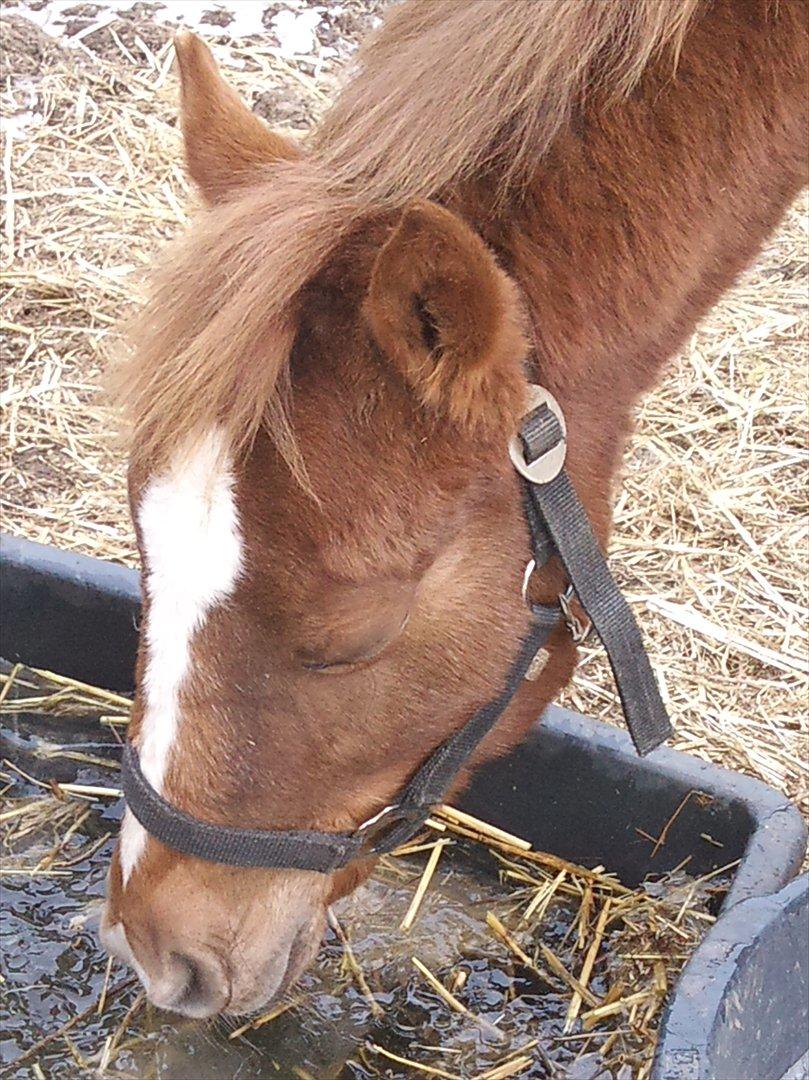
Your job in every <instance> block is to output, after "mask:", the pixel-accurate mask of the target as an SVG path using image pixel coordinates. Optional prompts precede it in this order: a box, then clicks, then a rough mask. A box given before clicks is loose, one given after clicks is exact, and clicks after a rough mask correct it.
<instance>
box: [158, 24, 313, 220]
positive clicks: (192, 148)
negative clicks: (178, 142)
mask: <svg viewBox="0 0 809 1080" xmlns="http://www.w3.org/2000/svg"><path fill="white" fill-rule="evenodd" d="M174 48H175V50H176V53H177V61H178V63H179V67H180V94H181V104H180V118H181V121H182V128H183V137H184V140H185V156H186V162H187V165H188V171H189V173H190V174H191V178H192V179H193V180H194V182H195V183H196V185H197V186H198V188H199V189H200V192H201V193H202V196H203V198H204V199H205V201H206V202H208V203H216V202H220V201H221V200H222V199H224V198H226V197H227V196H228V195H229V194H230V193H231V192H232V191H233V189H234V188H238V187H239V186H241V185H243V184H245V183H247V182H249V181H250V180H252V179H255V177H256V174H257V173H259V171H260V170H261V167H262V166H264V165H267V164H268V163H272V162H273V161H279V160H292V159H295V158H298V157H300V156H301V154H300V150H299V149H298V147H297V146H296V145H295V143H294V142H292V141H291V140H290V139H285V138H284V137H283V136H282V135H276V134H275V133H274V132H272V131H270V129H269V128H268V127H267V125H266V124H265V123H264V122H263V121H262V120H260V119H259V118H258V117H257V116H256V115H255V114H254V113H252V112H250V110H249V109H248V108H247V106H246V105H245V104H244V103H243V102H242V100H241V99H240V98H239V95H238V94H237V93H236V91H235V90H234V89H233V88H232V87H231V86H228V84H227V83H226V82H225V80H224V79H223V78H222V76H221V75H220V74H219V68H218V67H217V65H216V61H215V60H214V58H213V56H212V54H211V50H210V49H209V48H208V46H207V45H206V44H205V43H204V42H203V41H201V40H200V39H199V38H198V37H197V36H196V35H195V34H191V33H188V32H187V31H184V32H182V33H180V34H178V35H177V37H176V38H175V39H174Z"/></svg>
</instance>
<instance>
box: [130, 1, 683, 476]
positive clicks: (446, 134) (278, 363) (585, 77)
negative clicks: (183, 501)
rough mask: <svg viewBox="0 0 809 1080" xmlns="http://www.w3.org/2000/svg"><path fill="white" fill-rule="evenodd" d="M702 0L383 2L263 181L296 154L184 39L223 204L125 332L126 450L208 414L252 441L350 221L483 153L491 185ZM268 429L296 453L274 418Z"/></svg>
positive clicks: (186, 79) (193, 124)
mask: <svg viewBox="0 0 809 1080" xmlns="http://www.w3.org/2000/svg"><path fill="white" fill-rule="evenodd" d="M697 6H698V0H677V2H676V3H673V4H668V3H667V4H660V3H659V2H658V0H634V2H632V3H629V2H628V0H610V2H609V3H603V2H602V0H545V2H544V3H542V4H536V3H534V0H471V2H466V0H450V2H449V3H440V4H437V3H434V2H432V0H424V2H422V3H416V4H409V5H404V6H403V8H402V9H401V10H400V11H397V10H395V9H394V11H393V12H392V13H391V14H390V16H389V19H388V21H387V22H386V26H385V30H384V31H383V32H382V33H380V34H379V35H378V37H377V38H376V39H375V40H374V41H373V42H372V43H371V44H370V45H369V47H368V49H367V50H366V51H365V52H364V53H363V57H364V59H363V60H362V67H361V69H360V73H359V74H358V76H357V77H356V78H355V79H354V80H353V81H352V82H351V83H349V84H348V86H347V87H346V90H345V92H344V94H343V96H342V97H341V98H340V99H339V100H338V103H337V104H336V105H335V107H334V109H333V111H332V113H331V114H330V116H329V118H328V119H327V121H326V123H325V124H324V126H323V128H322V131H321V133H320V134H319V135H318V136H317V138H316V139H315V140H314V145H313V149H312V152H311V154H310V155H309V157H308V160H307V162H306V163H305V164H301V165H300V167H292V168H288V169H286V170H279V169H272V170H271V171H272V175H271V176H270V177H269V178H268V179H267V180H265V181H264V183H263V184H261V178H262V174H263V173H265V172H266V171H267V165H268V164H274V163H275V162H276V161H277V160H278V158H279V156H283V157H290V156H292V153H293V152H292V151H288V150H287V149H286V144H285V143H284V142H283V140H280V139H278V137H277V136H273V135H270V134H269V133H266V132H264V131H263V127H262V125H261V123H260V121H258V120H257V119H256V118H255V117H253V116H252V114H250V113H249V112H248V111H247V110H246V109H245V108H244V106H239V107H238V108H237V107H236V106H235V102H234V95H233V94H232V91H231V90H229V89H228V88H226V87H224V86H223V85H222V84H221V83H217V82H216V81H215V80H214V79H213V78H212V64H213V61H212V59H211V58H210V54H209V52H208V50H207V48H206V47H205V46H204V45H202V43H201V42H199V43H197V44H193V40H194V39H191V38H190V37H189V36H185V37H182V38H181V39H180V43H179V49H178V55H179V57H180V69H181V75H182V84H183V87H184V88H185V89H184V98H183V101H184V113H183V124H184V128H185V129H186V130H187V132H188V134H189V136H190V137H192V141H190V143H189V147H190V148H189V149H188V150H187V151H186V153H187V156H188V160H189V165H190V168H191V173H192V175H193V176H194V178H195V180H197V182H198V183H200V184H201V187H202V190H203V192H204V193H205V194H206V196H207V197H208V198H209V200H211V201H214V202H218V201H222V200H223V199H224V198H225V195H226V194H228V195H229V199H230V205H229V206H228V207H226V208H225V210H224V211H217V213H216V214H215V215H211V216H210V217H209V219H208V220H206V221H200V222H199V225H198V227H197V229H196V230H195V231H194V232H192V233H191V234H190V235H189V237H188V238H187V239H186V240H185V241H183V242H181V243H180V244H179V245H178V246H177V247H176V248H175V250H174V252H173V257H171V258H169V259H168V260H167V262H166V264H165V265H164V266H163V267H162V268H161V271H160V272H159V273H158V274H157V275H155V278H154V281H153V294H152V295H153V299H152V301H151V303H150V304H149V305H148V306H147V307H146V309H145V310H144V312H143V314H142V315H141V316H140V317H139V318H138V319H137V320H136V322H135V324H134V326H133V328H132V331H131V338H132V340H133V341H138V343H139V344H138V349H137V351H136V354H135V356H134V357H133V358H132V359H131V360H130V361H129V362H128V363H125V364H123V365H122V366H121V367H120V369H119V371H118V372H117V375H116V378H115V380H114V385H115V389H116V392H117V398H118V400H119V401H120V402H121V405H122V407H123V409H124V412H125V414H126V415H127V417H128V418H129V419H130V421H131V423H132V426H133V428H134V431H135V440H134V445H135V446H136V448H137V449H138V452H139V453H141V454H143V455H145V456H147V457H152V458H155V459H156V460H157V459H159V457H160V454H161V453H162V451H163V450H164V449H165V448H166V447H167V446H169V447H173V446H175V445H176V443H177V441H178V440H179V441H183V440H184V439H186V438H189V437H192V436H193V434H194V432H195V431H204V430H206V429H208V428H209V427H210V426H211V424H212V423H215V422H217V423H221V424H222V425H223V426H224V427H225V430H226V431H227V433H228V435H229V437H230V440H231V441H232V442H233V443H234V445H236V446H238V447H239V448H244V447H245V446H246V445H249V443H250V442H251V440H252V438H253V437H254V436H255V433H256V431H257V430H258V428H259V426H260V425H261V423H262V421H263V420H264V419H265V418H266V416H267V409H268V407H269V406H270V402H271V401H272V400H273V396H274V391H275V387H276V383H277V381H278V379H279V377H281V378H282V376H283V370H284V365H285V363H286V359H287V357H288V355H289V347H290V344H291V329H290V328H291V326H292V325H293V324H294V320H295V312H294V302H295V297H296V295H297V293H298V291H299V290H300V288H301V287H302V286H303V284H305V282H306V281H307V280H308V279H309V278H311V276H312V275H313V274H314V273H315V272H316V271H317V269H318V268H319V267H320V266H321V265H322V264H323V261H324V259H325V258H326V257H327V256H328V254H329V252H330V251H332V250H333V249H334V247H335V246H336V244H337V243H338V241H339V239H340V237H341V236H342V235H343V234H344V233H345V232H346V231H347V230H348V229H350V228H351V227H352V225H353V224H354V222H355V221H356V220H357V219H361V218H364V217H368V216H370V215H373V214H374V213H375V212H380V211H382V210H384V209H386V208H387V207H389V206H391V205H399V206H401V205H404V204H405V203H406V202H407V201H409V200H410V199H412V198H414V197H425V198H429V197H432V196H434V195H437V194H439V193H440V192H441V191H443V190H445V189H446V188H448V187H449V186H450V185H452V184H453V183H455V182H459V181H461V180H463V179H464V178H465V177H467V176H469V175H472V173H473V172H474V170H475V169H477V168H479V167H481V166H483V165H485V166H486V167H487V168H489V169H492V168H494V167H495V165H496V173H497V176H498V180H497V184H498V190H500V191H505V190H506V188H507V187H509V186H510V185H513V183H514V182H515V180H516V179H518V178H519V179H522V180H523V181H524V180H526V179H527V177H528V175H529V163H530V164H535V163H536V162H537V161H538V160H539V158H540V157H541V155H542V154H543V153H544V152H545V150H546V149H547V147H548V145H549V143H550V141H551V139H552V137H553V134H554V133H555V131H556V130H558V128H559V127H560V126H561V125H562V124H563V123H564V121H565V119H566V117H567V116H568V115H569V113H570V111H571V110H572V108H573V107H574V105H575V104H576V102H577V100H578V99H579V98H580V97H581V95H582V93H583V92H584V90H585V88H587V87H588V85H590V84H591V83H593V82H598V83H599V84H603V85H605V86H607V87H609V89H610V90H611V91H612V92H617V93H623V94H626V93H628V92H629V91H630V90H631V89H632V87H633V86H634V85H635V84H636V83H637V80H638V79H639V78H640V75H641V73H642V71H643V70H644V68H645V66H646V64H647V63H648V61H649V60H650V58H651V57H652V56H653V55H654V54H655V53H656V52H658V51H659V50H660V49H661V48H662V47H663V46H664V45H666V44H667V43H669V42H671V43H673V45H674V47H675V51H676V49H678V48H679V43H680V42H681V40H682V35H683V34H684V32H685V28H686V26H687V25H688V22H689V20H690V19H691V18H692V17H693V15H694V12H695V10H696V8H697ZM436 58H440V65H436ZM425 65H427V67H426V70H425ZM669 67H671V64H669ZM445 88H446V89H445ZM403 124H404V127H403V126H402V125H403ZM209 125H210V127H209ZM251 175H252V177H253V179H254V182H255V185H256V186H254V187H253V188H252V189H249V188H248V187H247V186H246V185H247V184H248V181H249V179H250V177H251ZM228 176H230V178H231V179H230V185H229V190H226V189H228V185H227V177H228ZM268 339H271V340H273V341H274V342H275V343H276V347H275V349H274V350H273V355H272V356H268V355H267V354H266V353H267V350H266V342H267V341H268ZM257 350H258V351H260V352H259V355H260V359H259V355H257ZM282 390H283V381H282ZM464 390H465V391H466V392H468V387H465V388H464ZM275 406H276V407H275V408H274V410H273V415H274V418H275V419H276V421H278V420H279V418H280V412H279V410H278V409H277V399H276V402H275ZM271 431H272V432H275V433H277V434H278V435H279V436H280V437H281V440H282V445H283V446H285V447H286V448H287V452H288V454H291V453H292V451H291V440H290V439H289V433H288V431H287V430H286V428H285V427H284V426H283V421H282V425H281V429H280V431H279V428H278V425H277V423H276V424H275V425H272V426H271Z"/></svg>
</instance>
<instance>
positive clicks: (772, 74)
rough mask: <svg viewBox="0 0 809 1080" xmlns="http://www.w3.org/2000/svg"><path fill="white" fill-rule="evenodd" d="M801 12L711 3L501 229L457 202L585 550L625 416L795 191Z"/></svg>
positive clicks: (761, 0) (544, 173) (603, 523)
mask: <svg viewBox="0 0 809 1080" xmlns="http://www.w3.org/2000/svg"><path fill="white" fill-rule="evenodd" d="M808 10H809V9H807V7H806V5H804V4H803V3H802V2H794V0H787V2H785V3H781V4H780V5H779V6H778V8H777V9H776V8H775V7H774V6H771V5H770V4H769V3H768V2H767V0H751V2H749V3H748V2H746V0H717V2H716V3H715V4H714V5H713V6H712V7H711V8H710V9H708V10H707V12H706V14H705V16H704V17H703V18H702V19H700V20H698V21H697V22H696V23H695V24H694V26H693V27H692V29H691V30H690V32H689V35H688V37H687V39H686V42H685V45H684V48H683V53H682V56H681V59H680V63H679V67H678V70H677V74H676V76H675V77H674V78H672V73H671V66H670V60H669V61H667V62H665V63H663V62H662V61H661V62H660V63H659V64H657V65H656V66H655V67H653V68H652V69H650V71H649V72H648V73H647V76H646V78H645V79H644V81H643V84H642V86H641V87H640V88H639V90H638V92H636V93H635V94H634V95H633V96H632V97H631V98H630V99H627V100H625V101H623V102H621V103H620V104H616V105H614V106H613V107H612V108H611V109H608V110H606V111H605V110H604V109H601V110H597V109H596V108H595V107H594V108H592V109H591V110H590V111H588V112H585V113H584V115H583V116H582V117H580V118H579V121H578V123H577V126H576V128H575V129H573V128H571V129H569V130H567V131H566V132H565V133H563V135H562V136H560V137H559V138H558V140H557V142H556V144H555V146H554V147H553V149H552V151H551V153H550V154H549V155H548V156H547V157H546V158H545V159H544V160H543V162H542V164H541V165H540V167H538V168H537V170H536V174H535V176H534V177H533V180H532V183H531V185H530V189H529V190H528V192H527V195H526V197H524V198H523V200H522V201H521V203H520V204H519V205H514V206H512V207H511V208H510V212H509V213H508V214H506V215H498V216H493V215H492V213H491V206H489V205H487V202H486V198H487V194H486V191H485V190H484V188H483V186H479V187H478V188H477V190H476V191H469V192H467V195H466V208H465V209H466V213H467V217H468V218H470V219H473V220H475V224H476V225H477V226H478V228H479V229H480V230H481V232H482V233H483V234H484V236H486V238H487V240H488V241H489V242H490V243H491V244H492V245H493V246H494V247H495V249H496V250H497V251H498V252H499V254H500V256H501V258H502V260H503V261H504V264H505V265H506V266H507V268H508V269H509V270H510V272H511V273H512V274H513V276H514V277H515V278H516V280H517V281H518V282H519V284H520V285H521V287H522V289H523V292H524V295H525V298H526V303H527V307H528V314H529V319H530V322H531V325H532V328H533V332H534V338H535V344H536V377H537V381H539V382H541V383H543V384H544V385H546V386H547V387H549V388H550V389H551V390H552V391H553V392H554V393H555V394H556V396H557V397H558V398H559V400H560V401H561V402H562V404H563V407H564V408H565V411H566V414H567V420H568V429H569V456H568V463H569V468H570V471H571V472H572V474H573V478H574V481H575V482H576V483H577V486H578V487H579V490H580V493H581V494H582V497H583V498H584V500H585V502H586V503H587V505H588V510H589V511H590V514H591V517H592V518H593V519H594V522H595V525H596V528H597V531H598V532H599V534H600V535H601V538H602V540H604V539H606V533H607V531H608V529H609V522H610V516H611V515H610V508H609V489H610V483H611V480H612V478H613V475H614V473H615V471H616V469H617V467H618V465H619V462H620V457H621V452H622V450H623V446H624V443H625V440H626V438H627V435H628V433H629V430H630V425H631V412H632V406H633V404H634V403H635V402H636V400H637V398H638V397H639V395H640V394H642V393H643V392H644V391H646V390H648V389H649V388H650V387H651V386H653V385H654V384H655V383H656V382H657V381H658V379H659V378H660V376H661V370H662V368H663V365H664V364H665V362H666V360H667V359H669V358H670V357H671V356H672V354H674V353H675V352H676V350H677V349H679V348H680V347H681V346H682V344H683V342H684V341H685V340H686V338H687V337H688V335H689V334H690V333H691V332H692V331H693V329H694V326H695V324H696V322H697V320H698V319H699V318H700V317H701V316H702V315H703V314H704V313H705V312H706V311H707V310H708V309H709V308H710V307H711V305H712V304H713V303H715V301H716V300H717V299H718V297H719V296H720V295H721V293H722V292H723V291H724V290H725V289H726V288H727V287H728V286H729V285H730V284H731V283H732V282H733V280H734V278H735V277H736V276H737V275H738V273H739V272H740V271H741V270H742V269H743V268H744V267H745V266H746V265H747V264H748V263H749V262H750V260H751V259H752V258H753V257H754V255H755V253H756V252H757V251H758V249H759V248H760V247H761V245H762V243H763V241H764V239H765V238H766V236H767V234H768V233H769V232H770V231H771V230H772V229H773V228H774V227H775V225H776V224H777V223H778V221H779V220H780V218H781V217H782V215H783V213H784V211H785V209H786V208H787V206H788V205H789V203H790V201H791V200H792V199H793V198H794V197H795V196H796V194H797V193H798V191H799V190H800V188H801V186H802V185H803V184H804V183H805V180H806V154H805V137H804V133H805V131H806V130H807V122H809V119H808V118H807V104H806V92H805V72H806V70H807V63H808V62H809V61H808V59H807V36H808V35H807V11H808Z"/></svg>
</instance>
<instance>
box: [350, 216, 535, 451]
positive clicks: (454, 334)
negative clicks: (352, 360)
mask: <svg viewBox="0 0 809 1080" xmlns="http://www.w3.org/2000/svg"><path fill="white" fill-rule="evenodd" d="M364 313H365V316H366V318H367V320H368V323H369V325H370V327H371V331H372V333H373V335H374V337H375V338H376V341H377V343H378V345H379V346H380V348H381V349H382V351H383V352H384V353H385V354H386V355H387V356H388V357H389V358H390V359H391V360H392V361H393V362H394V363H395V364H396V366H397V367H398V368H399V370H400V372H401V373H402V375H403V376H404V377H405V379H406V380H407V382H408V383H410V385H411V386H412V387H413V388H414V390H415V392H416V394H417V396H418V397H419V399H420V401H421V402H422V404H424V405H425V406H427V407H429V408H432V409H435V410H437V411H440V412H442V413H444V414H445V415H447V416H449V418H450V419H451V420H452V421H453V422H455V423H456V424H458V425H460V426H462V427H465V428H467V429H469V430H472V429H479V428H481V427H491V428H497V429H498V430H500V431H501V432H503V431H505V432H507V433H511V431H513V429H514V428H515V427H516V425H517V424H518V422H519V418H520V416H521V415H522V411H523V406H524V402H525V393H526V379H525V375H524V373H523V371H522V364H521V361H522V359H523V357H524V356H525V354H526V352H527V351H528V350H527V345H526V340H525V337H524V335H523V331H522V319H521V311H520V303H519V298H518V295H517V290H516V287H515V286H514V284H513V283H512V282H511V280H510V279H509V278H508V277H507V276H506V275H505V274H504V273H503V271H502V270H500V268H499V267H498V266H497V263H496V262H495V260H494V256H493V255H492V253H491V252H490V251H489V250H488V248H487V247H486V245H485V244H484V243H483V241H482V240H481V239H480V237H479V236H477V235H476V234H475V233H474V232H473V231H472V230H471V229H470V228H469V227H468V226H467V225H466V224H464V222H462V221H461V220H460V219H459V218H458V217H456V216H455V215H454V214H452V213H450V212H449V211H448V210H445V209H443V208H442V207H440V206H437V205H436V204H435V203H430V202H425V201H422V202H418V203H415V204H414V205H412V206H411V207H409V208H408V209H407V210H406V211H405V212H404V214H403V215H402V218H401V220H400V221H399V223H398V225H397V226H396V228H395V229H394V231H393V234H392V235H391V236H390V238H389V239H388V241H387V242H386V244H385V245H384V247H383V248H382V250H381V251H380V252H379V254H378V255H377V258H376V262H375V264H374V268H373V271H372V274H371V282H370V286H369V289H368V295H367V297H366V300H365V305H364Z"/></svg>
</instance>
